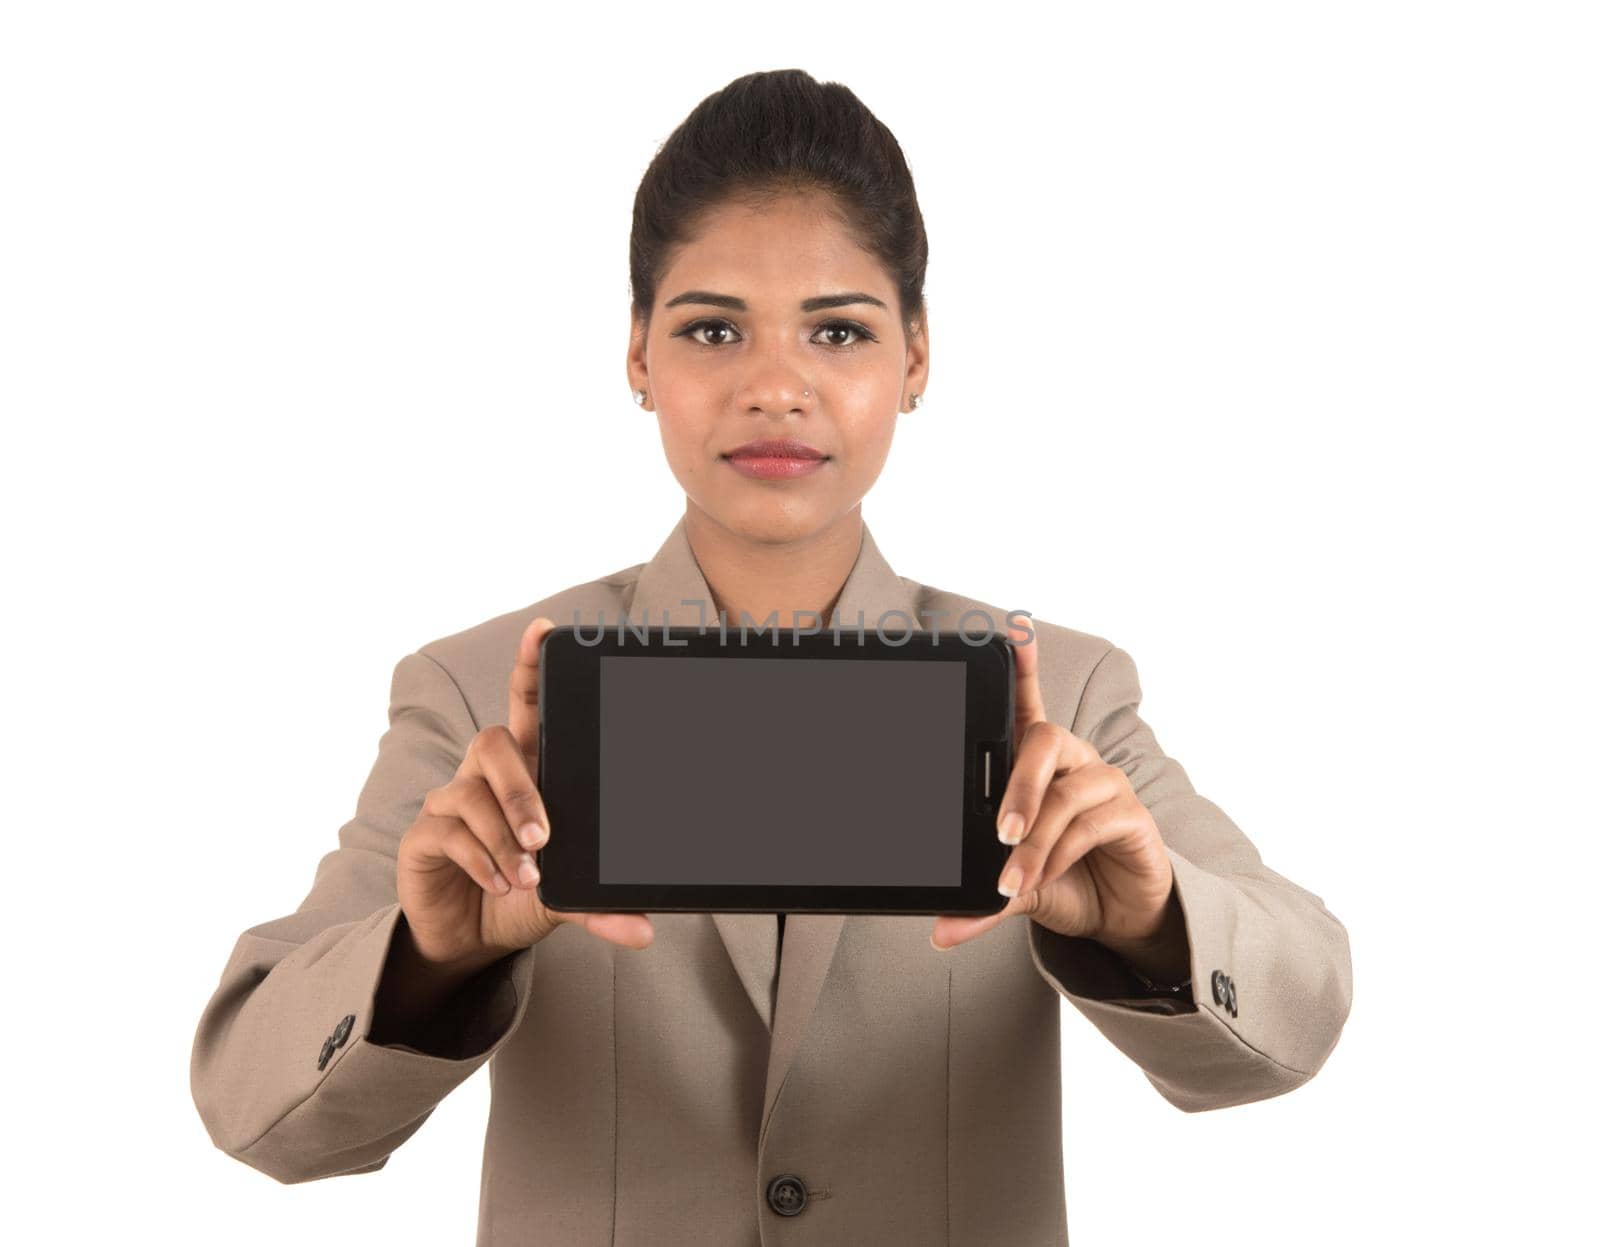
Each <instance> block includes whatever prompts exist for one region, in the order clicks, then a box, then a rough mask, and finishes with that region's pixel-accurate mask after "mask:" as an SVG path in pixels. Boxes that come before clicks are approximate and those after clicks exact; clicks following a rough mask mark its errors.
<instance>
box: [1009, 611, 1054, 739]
mask: <svg viewBox="0 0 1600 1247" xmlns="http://www.w3.org/2000/svg"><path fill="white" fill-rule="evenodd" d="M1006 632H1007V634H1008V635H1009V637H1010V640H1011V648H1012V653H1013V655H1014V656H1015V658H1016V666H1017V680H1016V731H1015V739H1016V741H1017V743H1018V744H1020V743H1021V741H1022V735H1023V733H1024V732H1026V731H1027V730H1028V729H1029V728H1030V727H1032V726H1033V725H1034V724H1035V723H1043V722H1044V721H1045V720H1046V719H1047V718H1049V716H1048V715H1047V714H1046V713H1045V708H1044V690H1043V689H1042V688H1040V687H1039V634H1038V632H1037V631H1036V630H1035V629H1033V628H1030V627H1028V626H1026V625H1025V624H1015V623H1013V624H1010V625H1009V626H1008V627H1007V628H1006ZM1024 637H1026V638H1027V640H1026V642H1024V641H1023V638H1024Z"/></svg>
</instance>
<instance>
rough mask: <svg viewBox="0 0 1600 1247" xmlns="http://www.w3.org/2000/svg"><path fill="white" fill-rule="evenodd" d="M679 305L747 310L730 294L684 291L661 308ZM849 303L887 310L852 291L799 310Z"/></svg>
mask: <svg viewBox="0 0 1600 1247" xmlns="http://www.w3.org/2000/svg"><path fill="white" fill-rule="evenodd" d="M680 303H709V304H710V305H711V306H712V307H725V308H730V309H732V310H733V311H735V312H743V311H747V310H748V306H747V305H746V303H745V301H744V300H743V299H740V298H737V297H735V296H734V295H731V294H714V293H713V292H712V291H710V290H685V291H684V292H683V293H682V294H676V295H673V296H672V298H670V299H668V300H667V301H666V303H664V304H663V305H662V306H663V307H677V306H678V304H680ZM851 303H870V304H872V305H873V306H875V307H881V308H883V309H884V311H888V310H889V305H888V304H887V303H885V302H884V301H883V300H882V299H878V298H874V297H873V296H872V295H870V294H866V293H864V292H862V291H860V290H852V291H849V292H847V293H845V294H820V295H817V296H816V297H815V298H812V299H802V300H801V301H800V310H801V311H802V312H818V311H821V310H822V309H823V308H826V307H845V306H847V305H849V304H851Z"/></svg>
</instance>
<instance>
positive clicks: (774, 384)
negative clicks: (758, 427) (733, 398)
mask: <svg viewBox="0 0 1600 1247" xmlns="http://www.w3.org/2000/svg"><path fill="white" fill-rule="evenodd" d="M814 401H815V400H814V397H813V395H812V391H811V385H810V383H809V382H808V381H807V380H806V378H805V377H804V376H803V375H802V374H801V373H800V372H799V371H798V370H796V369H795V368H792V367H790V366H788V365H787V364H784V363H783V362H781V361H778V362H774V363H770V364H767V365H766V366H764V367H762V368H761V369H760V370H759V371H756V372H753V373H752V374H751V375H750V376H749V377H748V378H747V379H746V380H745V383H744V388H743V389H742V390H741V391H740V393H739V403H740V406H741V407H743V408H744V410H745V411H747V412H749V413H750V414H751V415H768V416H785V415H788V414H789V413H790V412H800V413H802V414H804V413H806V412H808V411H810V409H811V405H812V403H813V402H814Z"/></svg>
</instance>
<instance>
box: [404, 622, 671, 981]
mask: <svg viewBox="0 0 1600 1247" xmlns="http://www.w3.org/2000/svg"><path fill="white" fill-rule="evenodd" d="M555 626H556V625H555V623H554V622H553V621H552V620H549V619H546V618H545V617H543V616H540V617H539V618H537V619H535V620H533V621H532V622H531V623H530V624H529V625H528V627H527V630H526V631H524V632H523V634H522V640H521V643H520V644H519V646H518V648H517V658H516V663H515V665H514V666H513V667H512V670H511V689H510V703H511V704H510V714H509V716H508V721H507V723H505V724H504V725H496V726H493V727H486V728H484V729H483V730H482V731H481V732H479V733H478V734H477V735H476V736H474V737H473V738H472V743H471V744H470V745H469V746H468V748H467V753H466V756H465V757H464V758H462V760H461V765H460V766H459V767H458V768H457V770H456V774H455V778H454V779H452V780H451V781H450V782H449V783H448V784H445V785H444V786H443V787H441V788H435V789H433V790H431V791H430V792H429V793H428V795H427V797H426V798H425V799H424V800H423V803H422V812H421V813H420V814H418V816H417V820H416V822H414V823H412V825H411V828H410V830H408V831H407V832H406V834H405V835H404V836H403V837H401V840H400V854H399V856H400V861H399V875H398V880H397V888H398V891H399V895H400V908H401V909H402V910H403V911H404V912H405V917H406V922H407V924H408V926H409V927H410V932H411V940H412V944H413V946H414V948H415V950H416V953H417V954H418V955H419V956H420V957H421V958H422V959H423V960H424V961H425V962H427V963H429V964H430V966H432V967H436V968H438V969H441V970H447V971H471V970H474V969H478V968H481V967H483V966H486V965H488V964H490V963H492V962H494V961H498V960H499V959H500V958H501V957H504V956H505V955H507V954H508V953H511V952H515V951H516V950H518V949H522V948H527V947H528V946H529V945H532V944H537V943H538V942H539V941H540V940H542V939H544V938H545V936H547V935H549V934H550V933H551V932H552V931H554V930H555V928H556V926H557V925H558V924H560V923H563V922H571V923H575V924H576V925H578V926H581V927H584V928H586V929H587V930H588V931H589V933H590V934H592V935H596V936H599V937H600V938H601V939H604V940H609V941H611V942H612V943H614V944H620V945H622V946H624V947H627V948H643V947H645V946H646V945H648V944H649V943H650V941H651V940H652V939H653V938H654V936H655V931H654V928H653V927H652V926H651V924H650V919H649V918H647V917H646V916H645V915H644V914H630V913H605V914H602V913H576V912H563V911H560V910H553V909H547V908H546V907H545V905H544V902H543V901H541V900H540V899H539V894H538V891H537V890H536V888H535V885H536V884H537V882H538V867H537V866H536V865H535V863H534V861H533V857H532V853H533V851H535V850H537V849H539V848H541V847H542V846H543V845H544V844H546V843H547V842H548V841H549V838H550V829H549V817H548V815H547V814H546V813H545V809H544V801H543V799H542V798H541V797H540V795H539V789H538V786H537V785H536V784H535V782H534V778H533V772H534V771H536V770H537V769H538V760H539V646H540V643H541V642H542V641H543V640H544V638H545V635H546V634H547V633H549V632H550V631H551V630H552V629H553V628H554V627H555ZM521 832H527V833H528V838H527V840H525V841H519V833H521ZM524 866H526V868H527V870H528V871H529V872H531V873H530V874H525V873H524V870H523V868H524Z"/></svg>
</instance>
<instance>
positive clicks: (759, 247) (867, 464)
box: [628, 195, 927, 542]
mask: <svg viewBox="0 0 1600 1247" xmlns="http://www.w3.org/2000/svg"><path fill="white" fill-rule="evenodd" d="M834 296H843V297H842V299H841V301H840V302H837V303H833V304H832V305H830V306H823V307H819V306H817V305H816V301H817V300H819V299H832V298H833V297H834ZM808 301H809V303H810V305H809V306H808ZM628 373H629V378H630V384H631V385H632V386H633V387H634V388H636V389H641V390H643V391H644V392H645V395H646V398H645V406H646V407H647V408H648V409H650V410H653V411H654V412H655V413H656V418H657V421H658V423H659V424H660V428H661V442H662V445H663V447H664V448H665V450H666V453H667V463H668V464H669V465H670V466H671V468H672V474H673V475H674V476H675V477H677V479H678V483H679V484H680V485H682V486H683V490H684V493H685V494H687V495H688V498H689V502H690V505H691V506H695V507H698V508H700V509H701V510H702V511H704V512H705V513H706V514H707V515H708V516H710V517H711V518H712V519H713V520H714V521H716V522H717V523H718V524H720V525H721V526H722V527H724V528H727V529H729V530H731V531H733V532H736V533H739V534H741V535H743V536H746V537H749V538H751V539H753V540H757V541H766V542H783V541H793V540H798V539H801V538H804V537H807V536H809V535H812V534H814V533H818V532H821V531H823V530H825V529H826V528H828V527H829V526H830V525H831V524H833V523H834V522H836V521H837V520H839V519H840V518H841V517H843V516H845V515H847V514H849V512H850V511H852V510H853V509H854V508H855V507H856V506H857V505H858V504H859V503H860V501H861V499H862V498H863V497H864V496H865V495H866V493H867V491H868V490H869V489H870V488H871V487H872V484H873V482H874V481H876V480H877V479H878V474H879V472H881V471H882V469H883V465H884V461H885V460H886V459H887V458H888V455H889V443H890V441H891V440H892V439H893V437H894V427H895V420H896V418H897V416H898V415H899V413H900V412H901V411H908V410H910V397H911V395H912V394H914V393H921V392H922V391H923V389H924V387H925V385H926V376H927V326H926V323H925V322H924V323H922V324H920V325H919V326H917V331H916V332H915V333H914V334H913V335H912V337H911V339H910V340H909V342H908V340H907V338H906V335H905V333H904V331H903V330H902V328H901V324H900V308H899V300H898V296H897V294H896V292H895V289H894V285H893V283H892V282H891V281H890V279H889V276H888V274H887V273H885V272H884V270H883V268H882V266H881V265H880V264H879V263H878V261H877V260H876V259H875V258H874V257H873V256H871V255H870V254H869V253H867V252H866V251H863V250H862V249H861V248H860V247H859V246H857V245H856V244H855V243H854V242H853V241H852V240H851V239H850V237H849V235H848V233H847V232H846V230H845V228H844V226H843V225H842V224H841V223H840V222H839V221H838V220H837V218H835V217H834V216H833V214H832V213H831V212H830V211H829V210H828V201H827V200H826V199H825V198H822V197H819V196H816V195H791V196H786V197H784V198H782V199H779V200H777V201H775V202H774V203H772V204H771V205H769V206H764V207H759V208H756V207H750V206H747V205H745V204H742V203H728V204H725V205H722V206H720V207H718V208H716V209H714V210H712V211H711V212H709V213H708V214H707V216H706V218H705V221H704V224H703V226H702V228H701V229H700V231H699V233H698V237H697V238H696V239H695V240H694V241H692V242H689V243H687V244H685V245H684V246H683V247H682V248H681V249H680V250H679V251H678V252H677V254H676V255H675V256H674V257H673V259H672V260H671V263H670V267H668V269H667V270H666V272H665V273H664V274H663V275H662V277H661V280H660V282H659V284H658V286H657V292H656V303H655V306H654V308H653V309H652V315H651V319H650V327H649V330H648V332H645V331H643V330H642V328H641V326H640V324H639V323H638V322H637V321H635V323H634V326H633V337H632V340H631V342H630V345H629V351H628ZM772 438H784V439H794V440H798V441H800V442H803V443H804V444H805V445H807V446H810V447H812V448H813V449H814V450H815V451H817V452H819V453H820V454H821V455H823V456H826V458H824V459H823V460H822V461H821V462H820V463H818V464H816V465H815V466H813V467H808V468H807V469H806V470H804V471H801V472H799V473H797V474H792V475H787V474H784V475H771V474H770V473H771V471H772V470H774V469H777V470H779V471H780V472H781V471H782V470H783V465H782V464H781V463H780V464H776V465H773V464H770V463H769V464H768V465H766V470H767V472H768V474H767V475H762V474H761V473H762V471H763V468H762V465H761V464H752V463H751V462H750V461H749V460H748V459H746V460H743V461H742V462H743V470H741V467H740V466H736V463H738V462H740V461H739V460H735V459H730V458H729V452H731V451H735V450H737V449H738V448H739V447H741V446H744V445H746V444H747V443H750V442H753V441H759V440H765V439H772Z"/></svg>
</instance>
